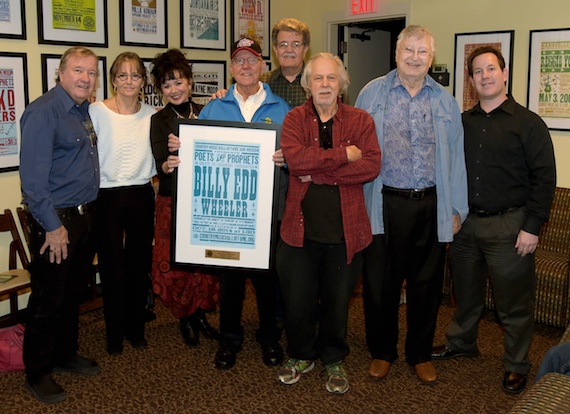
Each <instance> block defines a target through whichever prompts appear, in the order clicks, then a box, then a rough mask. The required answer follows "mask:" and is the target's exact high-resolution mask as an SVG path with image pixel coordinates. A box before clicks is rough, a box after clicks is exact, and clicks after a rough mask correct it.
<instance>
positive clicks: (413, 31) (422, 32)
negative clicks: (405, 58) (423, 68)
mask: <svg viewBox="0 0 570 414" xmlns="http://www.w3.org/2000/svg"><path fill="white" fill-rule="evenodd" d="M426 36H427V37H428V38H429V44H430V47H431V54H432V56H433V55H435V38H434V37H433V34H432V33H431V32H430V31H429V30H428V29H427V28H426V27H423V26H419V25H417V24H413V25H410V26H408V27H406V28H405V29H404V30H402V31H401V32H400V34H399V35H398V40H397V41H396V49H399V48H400V45H401V44H402V40H404V39H407V38H408V37H417V38H418V39H421V38H423V37H426Z"/></svg>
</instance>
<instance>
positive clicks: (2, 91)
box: [0, 52, 29, 172]
mask: <svg viewBox="0 0 570 414" xmlns="http://www.w3.org/2000/svg"><path fill="white" fill-rule="evenodd" d="M0 68H1V69H0V108H1V109H0V114H1V116H0V172H7V171H16V170H17V169H18V168H19V166H20V146H21V145H20V144H21V140H22V135H21V131H20V118H21V117H22V114H23V113H24V109H25V108H26V106H27V105H28V103H29V95H28V81H27V80H28V58H27V55H26V54H25V53H10V52H0Z"/></svg>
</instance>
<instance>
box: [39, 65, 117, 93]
mask: <svg viewBox="0 0 570 414" xmlns="http://www.w3.org/2000/svg"><path fill="white" fill-rule="evenodd" d="M61 56H62V55H52V54H42V55H41V56H40V58H41V62H42V91H43V93H46V92H47V91H49V90H50V89H51V88H53V87H54V86H55V85H56V83H57V81H56V79H57V70H58V68H59V62H60V60H61ZM98 59H99V62H98V69H99V77H98V79H97V86H96V87H95V91H94V92H93V95H92V96H91V99H89V102H90V103H93V102H95V101H102V100H103V99H106V98H107V58H106V57H105V56H99V57H98Z"/></svg>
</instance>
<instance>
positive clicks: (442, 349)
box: [431, 345, 479, 359]
mask: <svg viewBox="0 0 570 414" xmlns="http://www.w3.org/2000/svg"><path fill="white" fill-rule="evenodd" d="M478 354H479V353H478V352H465V351H454V350H452V349H449V348H448V347H447V345H439V346H434V347H433V348H432V350H431V358H432V359H451V358H457V357H474V356H477V355H478Z"/></svg>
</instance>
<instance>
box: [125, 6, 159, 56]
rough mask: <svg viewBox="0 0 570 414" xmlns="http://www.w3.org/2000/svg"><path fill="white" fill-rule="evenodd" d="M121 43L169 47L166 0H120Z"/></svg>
mask: <svg viewBox="0 0 570 414" xmlns="http://www.w3.org/2000/svg"><path fill="white" fill-rule="evenodd" d="M119 15H120V18H119V22H120V24H121V39H120V42H121V45H124V46H143V47H168V32H167V30H166V26H167V22H168V20H167V15H166V0H151V1H139V0H121V1H119Z"/></svg>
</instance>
